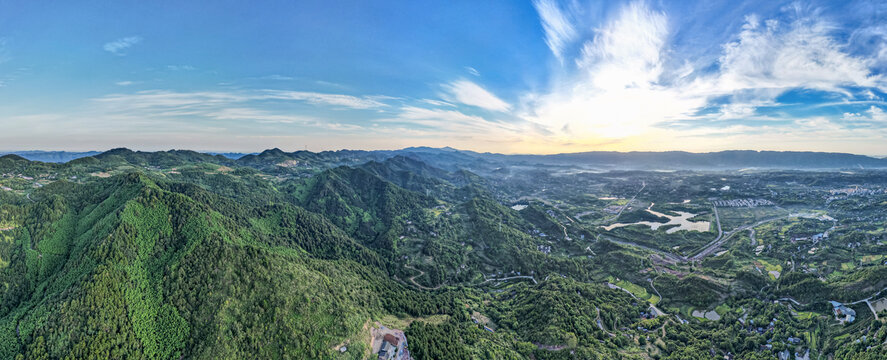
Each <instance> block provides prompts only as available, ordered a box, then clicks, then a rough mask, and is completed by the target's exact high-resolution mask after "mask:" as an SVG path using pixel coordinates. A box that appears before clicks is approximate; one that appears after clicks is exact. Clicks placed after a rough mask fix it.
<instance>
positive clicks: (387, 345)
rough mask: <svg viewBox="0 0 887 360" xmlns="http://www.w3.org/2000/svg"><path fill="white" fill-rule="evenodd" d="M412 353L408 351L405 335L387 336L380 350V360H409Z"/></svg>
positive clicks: (383, 339)
mask: <svg viewBox="0 0 887 360" xmlns="http://www.w3.org/2000/svg"><path fill="white" fill-rule="evenodd" d="M407 359H410V352H409V350H407V338H406V336H403V334H402V333H401V334H398V336H394V335H392V334H385V336H384V337H383V338H382V347H381V348H380V349H379V360H407Z"/></svg>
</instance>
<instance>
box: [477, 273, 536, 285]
mask: <svg viewBox="0 0 887 360" xmlns="http://www.w3.org/2000/svg"><path fill="white" fill-rule="evenodd" d="M481 275H483V274H481ZM511 279H530V280H533V284H538V283H537V282H536V278H534V277H532V276H527V275H519V276H509V277H504V278H490V279H487V276H486V275H484V282H487V281H505V280H511Z"/></svg>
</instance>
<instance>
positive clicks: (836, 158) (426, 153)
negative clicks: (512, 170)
mask: <svg viewBox="0 0 887 360" xmlns="http://www.w3.org/2000/svg"><path fill="white" fill-rule="evenodd" d="M3 154H15V155H18V156H21V157H23V158H26V159H28V160H32V161H42V162H57V163H64V162H68V161H71V160H75V159H79V158H83V157H102V156H110V155H123V156H126V157H129V158H128V159H127V160H129V161H130V162H133V161H136V162H146V163H152V164H153V163H157V162H160V161H163V159H162V158H161V157H164V156H166V155H162V154H176V155H186V156H187V157H189V158H191V159H189V160H193V157H198V158H199V157H201V155H200V154H202V155H207V156H206V157H203V159H202V160H204V161H210V162H214V163H222V164H224V163H237V164H239V165H245V166H252V167H256V168H274V167H277V166H281V167H293V166H317V165H355V164H361V163H365V162H368V161H377V162H381V161H385V160H387V159H390V158H394V157H398V156H402V157H405V158H410V159H415V160H419V161H422V162H425V163H427V164H429V165H431V166H433V167H436V168H439V169H441V170H445V171H457V170H459V169H464V168H468V169H471V168H483V167H489V166H498V165H547V166H579V167H592V168H600V169H613V170H616V169H619V170H621V169H628V170H645V169H662V170H707V169H712V170H731V169H745V168H763V169H853V168H856V169H859V168H887V159H883V158H876V157H871V156H866V155H856V154H849V153H830V152H803V151H755V150H728V151H719V152H708V153H691V152H685V151H665V152H651V151H647V152H641V151H633V152H616V151H590V152H578V153H562V154H552V155H532V154H498V153H478V152H474V151H468V150H457V149H452V148H448V147H447V148H431V147H410V148H404V149H400V150H336V151H321V152H311V151H307V150H299V151H294V152H285V151H283V150H280V149H277V148H274V149H268V150H265V151H262V152H260V153H252V154H245V153H215V152H210V153H203V152H196V151H190V150H169V151H158V152H141V151H131V150H128V149H112V150H108V151H105V152H96V151H91V152H66V151H17V152H16V151H12V152H7V153H0V155H3ZM149 154H152V155H149ZM210 157H214V159H211V158H210ZM166 160H171V158H169V157H168V156H166Z"/></svg>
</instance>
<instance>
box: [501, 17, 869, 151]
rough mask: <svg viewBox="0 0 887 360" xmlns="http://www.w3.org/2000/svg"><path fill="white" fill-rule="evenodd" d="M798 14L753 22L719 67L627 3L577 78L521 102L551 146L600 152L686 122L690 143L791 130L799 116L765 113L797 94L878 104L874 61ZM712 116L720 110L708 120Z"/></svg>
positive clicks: (579, 61)
mask: <svg viewBox="0 0 887 360" xmlns="http://www.w3.org/2000/svg"><path fill="white" fill-rule="evenodd" d="M546 4H547V5H552V3H546ZM537 7H538V5H537ZM798 11H799V12H795V16H793V17H790V19H793V20H789V21H788V22H787V23H780V22H778V21H776V20H772V19H761V18H759V17H757V16H755V15H749V16H748V17H747V18H746V22H745V24H744V26H743V27H742V28H741V29H740V30H739V31H738V32H737V33H736V35H735V36H734V37H733V39H732V40H730V41H727V42H726V43H725V44H723V46H722V47H721V54H720V56H719V57H713V58H716V59H717V61H718V62H717V63H714V64H712V63H705V62H700V61H699V60H698V59H695V58H689V57H682V56H686V55H685V54H680V53H676V52H675V49H674V48H673V47H672V43H671V41H672V38H671V35H672V33H671V29H670V26H672V24H673V23H672V22H671V21H670V20H669V18H668V15H667V14H666V13H664V12H662V11H658V10H655V9H654V8H651V7H650V6H649V5H648V4H647V3H646V2H644V1H635V2H632V3H628V4H625V5H623V6H622V7H621V8H620V9H619V10H618V11H616V12H615V13H613V16H612V17H611V18H609V19H608V20H607V21H604V22H603V24H602V25H601V26H599V27H598V28H596V29H595V30H594V36H593V37H592V38H590V39H586V40H585V41H584V42H583V45H582V51H581V53H580V54H579V56H578V57H577V58H575V59H574V62H575V64H576V69H575V70H572V69H568V68H563V67H562V68H560V70H563V71H573V73H571V74H569V76H561V77H555V78H554V81H553V83H552V85H551V87H550V89H549V90H548V91H542V92H532V93H527V94H524V95H523V96H521V97H520V98H521V99H522V102H521V106H519V107H518V108H519V109H521V113H519V114H517V115H519V116H520V117H521V118H523V119H524V120H527V121H530V122H534V123H538V124H542V125H544V126H545V127H546V128H548V129H551V130H552V132H553V133H554V135H553V136H551V137H550V139H551V140H559V141H561V142H568V141H579V140H586V141H587V142H588V143H594V139H650V138H652V137H657V136H662V134H663V128H666V127H667V126H666V124H673V123H675V122H677V121H683V122H684V123H686V124H689V126H688V128H682V130H681V131H683V132H684V134H690V132H687V131H688V130H693V131H703V132H705V131H721V130H722V129H724V128H723V123H722V122H723V121H726V120H744V119H750V118H753V119H758V120H783V122H782V123H785V122H786V120H788V121H789V122H790V121H791V115H787V114H784V113H782V114H780V113H774V112H769V113H768V115H766V116H764V115H760V114H759V112H758V111H757V110H758V109H759V108H761V107H764V106H768V107H773V106H780V105H781V104H779V103H778V102H777V99H778V98H779V96H780V95H782V94H784V93H785V92H786V91H788V90H791V89H815V90H822V91H826V92H830V93H833V94H835V95H836V96H837V97H840V98H845V99H851V100H852V99H854V98H855V97H856V96H861V97H865V98H871V97H872V96H874V94H873V93H872V92H871V91H860V90H852V88H855V87H859V88H863V89H865V88H880V89H882V90H881V91H884V90H883V89H885V82H884V78H883V77H882V76H881V75H874V74H872V72H871V70H870V69H871V67H872V66H873V65H874V64H875V60H872V59H869V58H864V57H859V56H857V55H850V54H849V51H848V50H847V49H846V48H845V45H844V43H842V42H840V41H838V40H836V35H835V34H834V32H835V30H836V29H835V28H833V27H832V26H830V25H829V23H828V22H827V21H826V20H824V19H823V18H822V17H821V16H819V13H817V12H816V11H813V15H811V16H809V17H804V16H802V15H803V12H802V11H801V10H798ZM561 15H563V14H561ZM567 16H568V15H563V16H561V18H564V19H565V18H567ZM544 23H545V20H544V19H543V24H544ZM678 23H679V22H678ZM549 45H550V44H549ZM724 100H727V103H726V104H724V103H723V101H724ZM715 101H717V102H715ZM711 108H714V109H717V110H718V111H715V112H711V111H705V112H702V110H703V109H706V110H707V109H711ZM875 109H877V110H874V111H875V113H872V111H868V112H867V113H866V114H865V115H864V116H865V117H867V118H870V119H875V118H878V116H880V115H878V114H877V111H878V110H881V109H880V108H875ZM870 110H871V109H870ZM700 114H702V115H700ZM872 121H873V120H872ZM719 122H721V123H719ZM820 125H822V124H820ZM832 125H834V124H832ZM774 126H776V125H774ZM748 127H749V128H757V129H760V130H762V131H770V130H772V129H771V128H765V127H764V126H761V125H748ZM706 129H707V130H706ZM790 129H791V128H790V127H788V128H786V130H790ZM734 130H737V129H734ZM746 130H747V129H746ZM746 130H743V131H745V132H748V131H746ZM737 131H738V130H737ZM665 132H666V133H669V134H670V135H669V136H670V138H669V139H670V140H665V141H671V142H672V147H673V148H681V147H683V146H682V145H683V144H682V143H681V142H680V141H681V140H680V135H681V133H679V132H669V131H665ZM848 134H853V135H860V134H861V133H859V132H848ZM675 135H678V137H675ZM848 136H849V135H848ZM577 139H579V140H577ZM638 141H643V140H638Z"/></svg>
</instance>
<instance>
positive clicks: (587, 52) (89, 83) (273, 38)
mask: <svg viewBox="0 0 887 360" xmlns="http://www.w3.org/2000/svg"><path fill="white" fill-rule="evenodd" d="M885 70H887V3H884V2H883V1H855V2H846V1H833V2H829V1H822V2H777V1H746V2H739V1H699V2H693V1H626V2H617V1H613V2H610V1H607V2H603V1H581V0H565V1H555V0H530V1H517V0H503V1H441V2H435V3H432V2H424V1H422V2H418V1H398V2H393V1H279V2H275V1H262V2H242V1H151V2H145V1H138V2H137V1H115V2H98V1H64V2H36V1H5V0H0V150H21V149H51V150H96V149H97V150H101V149H107V148H111V147H118V146H126V147H130V148H136V149H144V150H162V149H170V148H189V149H196V150H211V151H222V150H224V151H258V150H262V149H265V148H272V147H279V148H282V149H285V150H296V149H304V148H306V147H307V148H308V149H310V150H330V149H343V148H352V149H354V148H359V149H391V148H400V147H406V146H422V145H427V146H453V147H456V148H462V149H471V150H478V151H493V152H504V153H556V152H572V151H590V150H620V151H628V150H687V151H717V150H725V149H756V150H811V151H840V152H853V153H862V154H871V155H887V102H885V100H887V78H885V75H884V72H885Z"/></svg>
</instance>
